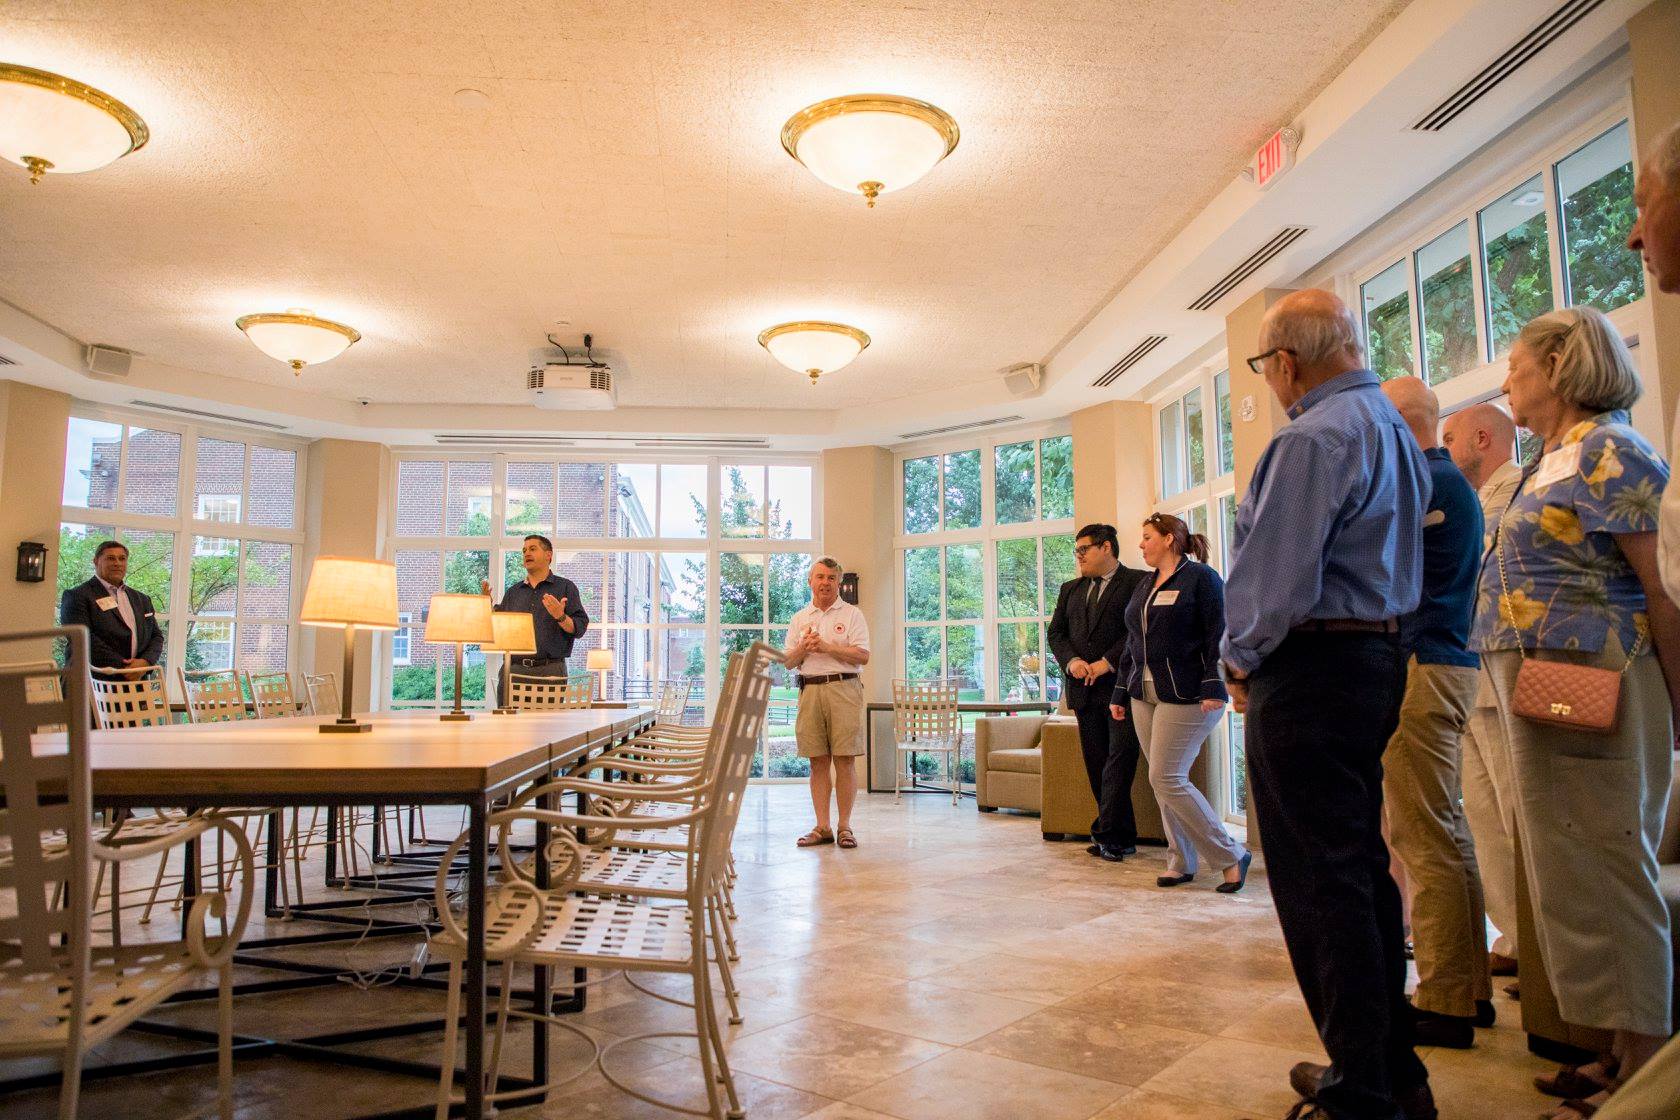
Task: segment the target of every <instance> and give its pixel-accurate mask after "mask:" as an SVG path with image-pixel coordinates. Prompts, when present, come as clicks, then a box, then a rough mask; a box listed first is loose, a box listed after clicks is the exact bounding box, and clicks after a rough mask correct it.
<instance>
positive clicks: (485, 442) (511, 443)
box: [432, 432, 577, 447]
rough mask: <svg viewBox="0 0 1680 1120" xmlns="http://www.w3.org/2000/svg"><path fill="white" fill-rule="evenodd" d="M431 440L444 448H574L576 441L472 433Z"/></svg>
mask: <svg viewBox="0 0 1680 1120" xmlns="http://www.w3.org/2000/svg"><path fill="white" fill-rule="evenodd" d="M432 439H433V440H434V441H435V442H437V443H440V444H443V445H444V446H446V447H457V446H467V447H502V446H505V447H576V446H577V441H576V440H573V439H566V438H564V437H562V436H535V435H496V434H494V433H492V434H489V435H485V434H483V433H476V434H475V433H472V432H439V433H437V434H436V435H434V436H432Z"/></svg>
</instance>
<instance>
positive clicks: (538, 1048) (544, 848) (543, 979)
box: [531, 771, 554, 1100]
mask: <svg viewBox="0 0 1680 1120" xmlns="http://www.w3.org/2000/svg"><path fill="white" fill-rule="evenodd" d="M553 778H554V774H553V772H552V771H551V772H550V773H549V774H548V775H547V779H548V780H553ZM537 808H539V809H550V810H551V809H553V808H554V795H553V794H551V793H545V794H543V795H542V796H541V797H539V798H537ZM548 831H549V824H548V822H547V821H538V822H537V850H536V860H537V867H536V879H537V886H539V887H541V888H542V889H543V890H547V889H548V885H549V868H548ZM550 996H551V992H550V989H549V969H548V966H547V965H545V964H539V965H537V966H536V967H535V968H533V969H532V970H531V1011H532V1012H533V1013H534V1014H536V1015H538V1016H543V1015H547V1014H549V1013H550V1006H551V1002H552V1001H551V999H550ZM531 1080H532V1081H534V1082H536V1083H537V1084H538V1085H546V1084H548V1020H547V1019H543V1018H537V1019H533V1020H532V1021H531ZM547 1095H548V1094H546V1093H544V1094H543V1095H542V1096H540V1097H538V1098H537V1099H538V1100H544V1099H546V1098H547Z"/></svg>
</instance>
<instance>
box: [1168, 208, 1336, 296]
mask: <svg viewBox="0 0 1680 1120" xmlns="http://www.w3.org/2000/svg"><path fill="white" fill-rule="evenodd" d="M1310 228H1311V227H1310V226H1288V227H1286V228H1284V229H1280V230H1278V231H1277V233H1275V234H1273V235H1272V238H1271V240H1270V241H1267V242H1266V243H1265V244H1264V245H1262V246H1260V248H1258V249H1256V250H1254V252H1252V253H1250V254H1249V255H1248V256H1247V257H1245V258H1244V259H1243V262H1242V263H1241V264H1239V265H1237V267H1235V268H1233V269H1232V270H1231V271H1229V272H1227V273H1226V274H1225V275H1223V276H1221V277H1220V278H1219V279H1218V280H1216V281H1214V283H1213V287H1211V288H1209V289H1208V290H1207V291H1205V292H1203V293H1202V294H1201V295H1199V296H1197V297H1196V302H1194V303H1192V304H1191V305H1190V307H1189V310H1191V311H1207V310H1209V309H1211V308H1212V307H1213V305H1214V304H1216V303H1218V302H1219V301H1220V300H1222V299H1224V298H1225V297H1226V296H1228V295H1230V294H1231V293H1232V292H1233V291H1235V290H1236V288H1237V285H1239V284H1241V283H1242V282H1243V281H1244V280H1247V279H1248V278H1249V277H1250V276H1253V275H1254V274H1255V273H1256V272H1259V271H1260V270H1261V269H1262V268H1264V267H1265V266H1266V265H1267V264H1268V263H1270V262H1271V260H1272V259H1273V258H1275V257H1276V256H1277V255H1278V254H1279V253H1281V252H1283V251H1284V250H1285V249H1287V248H1289V247H1290V246H1291V245H1293V244H1295V242H1297V241H1299V240H1300V239H1301V237H1302V235H1304V234H1305V233H1306V232H1307V230H1308V229H1310Z"/></svg>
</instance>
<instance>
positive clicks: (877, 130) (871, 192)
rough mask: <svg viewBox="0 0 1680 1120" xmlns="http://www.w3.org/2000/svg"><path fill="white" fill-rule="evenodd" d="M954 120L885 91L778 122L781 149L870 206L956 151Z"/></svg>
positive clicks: (833, 100)
mask: <svg viewBox="0 0 1680 1120" xmlns="http://www.w3.org/2000/svg"><path fill="white" fill-rule="evenodd" d="M959 136H960V133H959V132H958V129H957V122H956V121H955V120H953V119H951V115H950V114H949V113H947V112H945V111H944V110H943V109H940V108H939V107H937V106H934V105H929V104H928V103H927V102H925V101H917V100H916V99H915V98H913V97H898V96H896V95H894V94H888V93H855V94H851V95H849V96H846V97H835V98H831V99H829V100H828V101H819V102H817V104H815V105H812V106H809V107H808V108H805V109H801V110H800V111H799V112H797V113H795V114H794V115H793V116H791V117H789V118H788V122H787V123H786V124H784V125H783V126H782V147H783V148H786V149H787V153H788V155H790V156H792V157H793V158H794V159H796V160H798V161H799V162H800V163H802V164H804V165H805V168H806V169H807V170H808V171H810V172H811V174H813V175H815V176H816V177H817V178H819V179H821V180H822V181H823V182H825V183H827V184H828V185H829V186H831V187H834V188H836V189H837V190H842V191H857V192H858V193H860V194H862V195H863V197H864V198H865V199H866V200H867V201H868V203H869V205H870V206H874V205H875V199H876V198H878V197H879V196H881V195H883V194H886V193H888V192H889V191H896V190H900V189H902V188H904V187H908V186H909V185H910V184H911V183H914V182H916V180H918V179H920V178H921V177H922V176H923V175H926V174H927V173H928V172H929V171H932V170H933V169H934V167H935V166H936V165H937V164H938V163H939V161H940V160H942V159H944V158H945V157H946V156H948V155H950V154H951V153H952V152H953V151H955V150H956V147H957V140H958V137H959Z"/></svg>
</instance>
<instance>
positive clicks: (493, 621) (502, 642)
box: [482, 611, 537, 653]
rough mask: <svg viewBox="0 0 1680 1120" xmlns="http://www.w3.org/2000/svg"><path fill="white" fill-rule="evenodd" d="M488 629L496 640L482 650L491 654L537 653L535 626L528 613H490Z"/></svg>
mask: <svg viewBox="0 0 1680 1120" xmlns="http://www.w3.org/2000/svg"><path fill="white" fill-rule="evenodd" d="M490 628H491V630H493V631H494V632H495V635H496V638H495V640H494V641H490V642H485V643H484V645H483V647H482V648H484V649H487V650H489V651H490V652H492V653H535V652H537V624H536V622H535V620H533V619H532V618H531V615H530V612H529V611H491V612H490Z"/></svg>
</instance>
